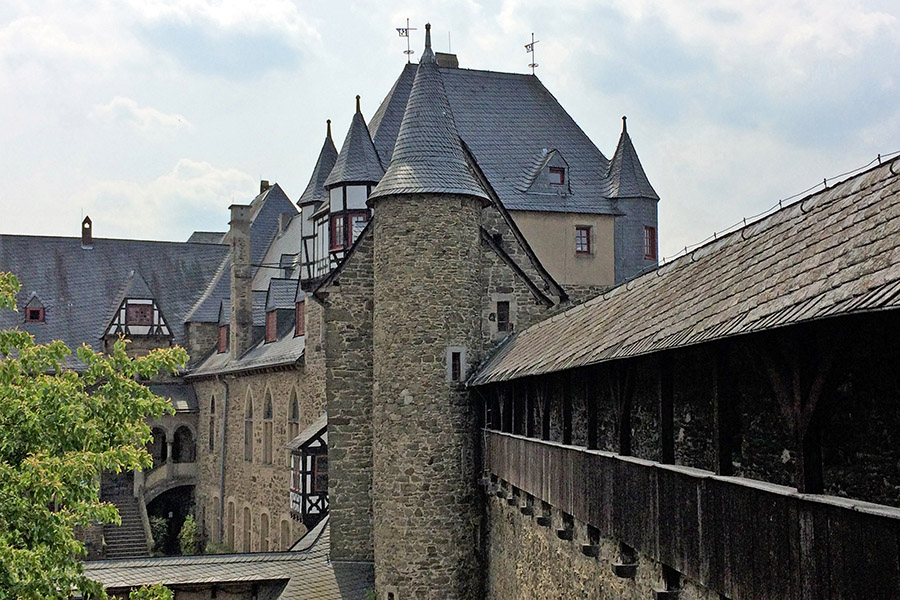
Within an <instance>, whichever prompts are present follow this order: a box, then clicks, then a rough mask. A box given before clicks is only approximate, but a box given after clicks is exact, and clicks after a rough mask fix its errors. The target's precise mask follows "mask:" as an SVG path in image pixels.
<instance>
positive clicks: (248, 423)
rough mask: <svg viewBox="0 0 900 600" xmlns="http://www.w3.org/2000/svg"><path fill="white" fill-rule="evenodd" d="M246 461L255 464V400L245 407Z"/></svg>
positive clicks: (251, 399) (250, 400) (249, 398)
mask: <svg viewBox="0 0 900 600" xmlns="http://www.w3.org/2000/svg"><path fill="white" fill-rule="evenodd" d="M244 460H245V461H247V462H253V398H252V397H248V398H247V405H246V406H245V407H244Z"/></svg>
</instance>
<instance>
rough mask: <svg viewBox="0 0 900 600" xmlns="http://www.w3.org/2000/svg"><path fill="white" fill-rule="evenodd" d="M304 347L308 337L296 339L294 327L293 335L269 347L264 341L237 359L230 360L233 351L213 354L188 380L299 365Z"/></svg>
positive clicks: (189, 375) (300, 336) (289, 334)
mask: <svg viewBox="0 0 900 600" xmlns="http://www.w3.org/2000/svg"><path fill="white" fill-rule="evenodd" d="M305 348H306V336H302V335H299V336H296V337H295V336H294V334H293V328H292V329H291V332H290V333H288V334H287V335H284V336H282V337H281V338H279V339H277V340H275V341H274V342H269V343H268V344H267V343H266V342H265V340H264V339H262V340H260V341H259V342H257V343H256V345H255V346H253V347H252V348H251V349H250V350H248V351H247V352H246V353H245V354H244V355H243V356H241V357H239V358H237V359H232V358H231V352H223V353H221V354H219V353H215V352H214V353H212V354H211V355H210V356H209V357H208V358H207V359H206V360H204V361H203V362H202V363H200V364H199V365H198V366H197V368H195V369H194V370H193V371H191V372H190V373H188V374H187V375H185V377H187V378H188V379H191V378H195V377H209V376H213V375H224V374H225V373H236V372H238V371H250V370H253V369H264V368H271V367H287V366H292V365H297V364H299V363H300V361H301V360H302V358H303V353H304V349H305Z"/></svg>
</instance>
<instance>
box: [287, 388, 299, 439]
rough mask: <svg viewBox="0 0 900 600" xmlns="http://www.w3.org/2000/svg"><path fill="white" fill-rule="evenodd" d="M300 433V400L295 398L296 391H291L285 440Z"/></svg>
mask: <svg viewBox="0 0 900 600" xmlns="http://www.w3.org/2000/svg"><path fill="white" fill-rule="evenodd" d="M298 435H300V401H299V400H297V391H296V390H292V391H291V412H290V416H289V417H288V434H287V441H288V442H290V441H291V440H292V439H294V438H295V437H297V436H298Z"/></svg>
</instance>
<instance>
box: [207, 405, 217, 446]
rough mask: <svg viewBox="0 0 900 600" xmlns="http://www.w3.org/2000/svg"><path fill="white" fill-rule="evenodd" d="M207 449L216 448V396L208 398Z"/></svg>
mask: <svg viewBox="0 0 900 600" xmlns="http://www.w3.org/2000/svg"><path fill="white" fill-rule="evenodd" d="M208 443H209V451H210V452H212V451H213V450H215V449H216V397H215V396H213V397H212V398H210V399H209V442H208Z"/></svg>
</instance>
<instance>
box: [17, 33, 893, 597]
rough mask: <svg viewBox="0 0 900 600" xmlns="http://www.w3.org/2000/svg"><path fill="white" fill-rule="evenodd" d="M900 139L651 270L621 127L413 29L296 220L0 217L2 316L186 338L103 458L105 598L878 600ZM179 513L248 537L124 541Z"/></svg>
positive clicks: (100, 336)
mask: <svg viewBox="0 0 900 600" xmlns="http://www.w3.org/2000/svg"><path fill="white" fill-rule="evenodd" d="M897 164H900V163H897V161H896V160H895V161H893V162H890V163H886V164H884V165H880V166H878V167H876V168H874V169H872V170H870V171H868V172H866V173H863V174H860V175H857V176H856V177H854V178H853V179H851V180H849V181H847V182H844V183H841V184H838V185H836V186H833V187H832V188H830V189H827V190H825V191H823V192H821V193H819V194H814V195H812V196H810V197H808V198H805V199H803V200H802V201H800V202H798V203H796V204H794V205H791V206H788V207H786V208H784V209H783V210H781V211H778V212H776V213H774V214H772V215H770V216H768V217H766V218H764V219H763V220H761V221H759V222H757V223H753V224H751V225H749V226H747V227H745V228H743V229H741V230H739V231H737V232H734V233H731V234H730V235H728V236H725V237H722V238H721V239H717V240H716V241H715V242H713V243H712V244H709V245H706V246H704V247H702V248H700V249H698V250H697V251H695V252H694V253H692V254H690V255H688V256H685V257H683V258H681V259H679V260H677V261H674V262H672V263H669V264H667V265H665V266H663V267H659V268H657V237H658V236H657V216H656V215H657V213H656V206H657V202H658V201H659V197H658V196H657V194H656V192H655V191H654V189H653V187H652V186H651V185H650V182H649V180H648V178H647V176H646V174H645V173H644V171H643V169H642V167H641V165H640V162H639V160H638V158H637V153H636V151H635V149H634V147H633V145H632V142H631V139H630V137H629V134H628V131H627V129H626V128H625V122H624V120H623V129H622V135H621V137H620V139H619V142H618V145H617V147H616V150H615V152H614V154H613V157H612V159H609V160H608V159H607V158H606V157H605V156H604V155H603V154H602V153H601V152H600V151H599V150H598V149H597V148H596V146H594V144H593V143H592V142H591V141H590V140H589V139H588V138H587V137H586V136H585V135H584V133H583V132H582V131H581V130H580V129H579V128H578V126H577V124H575V122H574V121H573V120H572V119H571V117H570V116H569V115H568V114H567V113H566V112H565V111H564V110H563V109H562V108H561V107H560V105H559V104H558V103H557V102H556V100H555V99H554V98H553V96H552V95H551V94H550V93H549V92H548V91H547V90H546V89H545V88H544V87H543V86H542V85H541V83H540V81H539V80H538V79H537V78H536V77H534V76H533V75H515V74H507V73H494V72H489V71H477V70H468V69H463V68H460V67H459V65H458V63H457V59H456V57H455V56H452V55H444V54H440V53H434V52H433V51H432V49H431V45H430V30H429V28H428V27H426V48H425V52H424V53H423V55H422V58H421V60H420V62H419V63H418V64H409V65H407V66H406V67H405V68H404V69H403V71H402V72H401V74H400V76H399V78H398V79H397V80H396V82H395V83H394V85H393V87H392V88H391V90H390V92H389V93H388V95H387V97H386V98H385V99H384V101H383V102H382V103H381V105H380V106H379V108H378V109H377V111H376V112H375V114H374V115H373V117H372V118H371V119H370V120H369V122H368V123H367V122H366V120H365V119H364V117H363V115H362V111H361V106H360V100H359V98H357V104H356V112H355V114H354V116H353V118H352V121H351V125H350V128H349V131H348V132H347V135H346V138H345V140H344V142H343V144H342V146H341V150H340V152H338V151H337V150H336V148H335V146H334V144H333V141H332V139H331V130H330V124H329V126H328V130H327V135H326V139H325V141H324V144H323V145H322V148H321V151H320V154H319V157H318V160H317V162H316V165H315V167H314V169H313V173H312V175H311V177H310V181H309V185H308V186H307V188H306V190H304V192H303V193H302V194H301V195H300V196H299V199H298V201H297V202H296V204H297V206H299V208H300V211H299V212H298V211H297V209H296V208H295V206H294V203H293V202H292V201H291V200H290V199H289V198H288V196H287V195H286V194H285V192H284V191H283V190H282V189H281V188H280V186H278V185H277V184H274V185H269V183H268V182H262V184H261V186H260V194H259V195H258V196H257V197H256V198H255V199H254V200H253V201H252V202H251V203H250V204H249V205H233V206H231V207H230V211H231V220H230V228H229V231H228V232H227V233H225V232H223V233H210V232H206V233H202V232H201V233H196V234H194V236H192V238H191V239H190V240H188V242H187V243H183V244H174V243H171V244H170V243H154V242H134V241H127V240H104V239H96V238H94V237H93V232H92V223H91V222H90V220H89V219H86V220H85V222H84V223H83V224H82V235H81V237H80V239H68V238H29V237H25V236H0V268H3V269H4V270H12V271H14V272H16V273H17V274H18V275H19V276H20V278H21V279H22V282H23V292H22V294H23V296H22V297H20V306H21V307H22V311H23V312H22V313H21V314H19V315H13V316H9V315H3V316H0V326H3V327H8V326H20V327H24V328H25V329H26V330H28V331H30V332H32V333H34V334H35V335H36V337H37V338H38V341H45V340H49V339H56V338H60V339H63V340H64V341H67V342H68V343H69V344H70V345H74V343H76V342H81V341H88V342H89V343H92V344H94V345H97V346H99V347H102V344H107V343H109V342H110V341H112V340H114V339H116V338H117V336H118V335H119V334H124V335H126V336H128V337H129V338H131V339H132V340H133V345H132V351H133V352H144V351H146V350H148V349H150V348H153V347H158V346H167V345H169V344H172V343H180V344H184V345H186V346H187V347H188V349H189V351H190V352H191V354H192V356H193V360H192V363H191V365H190V366H189V368H188V369H187V370H186V371H185V372H184V373H183V375H182V376H180V377H178V378H175V379H174V380H172V381H159V382H153V383H152V384H151V385H152V386H155V387H156V389H157V390H158V392H159V393H163V394H165V395H167V396H168V397H170V398H172V401H173V403H174V404H175V406H176V409H177V412H176V414H175V415H173V416H170V417H166V418H164V419H162V420H160V421H159V422H155V423H154V424H153V427H154V444H153V446H152V448H151V450H152V454H153V455H154V459H155V461H156V466H155V468H154V469H152V470H151V471H149V472H147V473H138V474H134V475H128V476H125V477H124V478H119V479H115V478H113V479H111V480H110V481H109V482H104V493H106V494H107V495H108V497H110V498H111V499H113V500H114V501H116V502H117V504H119V505H120V510H122V512H123V521H125V520H126V519H125V518H124V517H125V515H126V514H128V515H131V517H133V525H132V529H131V530H130V531H131V533H132V534H136V535H137V537H138V538H139V539H138V541H137V542H134V541H133V539H132V540H131V541H129V539H128V536H127V535H123V534H125V533H128V531H129V530H128V526H129V525H128V523H125V524H123V526H122V527H121V528H118V529H114V528H110V529H109V530H108V531H104V532H102V533H103V539H102V540H101V539H96V540H95V541H94V548H95V549H99V548H101V547H102V545H103V543H104V542H105V544H106V557H107V558H115V557H119V558H122V559H124V560H108V561H100V562H96V563H88V572H89V573H91V574H92V575H93V576H96V577H98V578H99V579H101V580H102V581H103V582H104V584H105V585H107V587H108V588H109V589H110V590H112V591H122V590H125V589H127V588H128V587H129V586H132V585H138V584H141V583H145V582H161V583H167V584H169V585H171V586H173V587H174V588H175V590H176V597H184V598H194V597H203V598H208V597H216V594H217V592H219V591H220V592H222V593H228V594H233V595H234V596H235V597H247V598H249V597H262V596H263V595H268V597H273V598H274V597H281V598H332V597H333V598H361V597H362V596H363V594H364V593H365V591H366V590H367V589H374V590H376V591H377V594H378V598H379V599H382V600H401V599H403V600H406V599H422V598H435V599H437V598H440V599H445V598H451V599H460V600H463V599H465V600H468V599H475V598H495V599H507V598H582V597H587V598H626V599H629V600H630V599H632V598H633V599H637V598H648V597H655V598H675V597H680V598H686V599H695V598H696V599H704V600H706V599H710V600H711V599H714V598H729V599H733V600H738V599H741V600H743V599H757V598H759V599H763V598H766V599H768V598H825V597H844V598H849V597H865V598H890V597H895V596H896V595H897V594H898V593H900V588H898V586H900V573H898V569H900V567H898V565H900V561H898V556H900V554H898V552H900V551H898V545H900V541H898V540H900V537H898V534H900V510H898V509H897V508H895V507H896V506H898V505H900V492H898V490H900V469H898V468H897V464H898V460H900V455H898V450H897V448H900V445H897V444H895V443H893V435H894V434H893V433H892V429H891V428H894V429H895V428H896V424H897V422H898V415H897V414H896V408H895V406H894V404H895V403H894V402H893V401H892V398H894V396H893V394H895V392H896V390H897V382H896V381H894V380H893V379H892V378H891V377H885V376H884V370H885V369H886V368H887V369H889V366H886V365H884V364H883V363H884V357H890V356H895V355H896V354H895V352H896V340H897V339H898V338H897V337H896V336H895V335H894V333H895V329H896V326H897V325H896V318H895V316H894V315H895V313H893V312H892V309H895V308H896V307H897V298H898V297H900V294H898V293H897V289H898V285H900V270H898V268H897V267H896V264H897V262H898V261H897V260H896V257H897V256H898V252H900V242H898V241H897V240H898V239H900V238H898V237H897V229H898V228H900V169H898V168H897ZM826 317H827V318H826ZM72 368H74V369H76V370H77V369H78V365H77V364H74V363H73V364H72ZM188 510H190V512H192V513H193V514H194V515H195V517H196V518H197V520H198V521H199V523H200V525H201V529H202V531H203V533H204V537H205V538H206V539H207V540H209V541H211V542H213V543H216V544H221V545H222V546H225V547H228V548H230V549H231V550H233V551H235V552H237V553H238V554H237V555H232V556H227V557H197V558H196V559H178V561H173V560H172V559H166V558H159V559H150V558H138V556H139V555H145V554H146V550H147V542H148V541H147V540H146V530H147V527H146V523H147V518H148V515H154V514H158V515H165V514H168V513H171V514H172V517H173V519H174V520H175V521H178V520H179V519H183V517H184V515H185V514H186V512H187V511H188ZM142 536H143V538H142ZM133 537H134V536H132V538H133ZM141 538H142V539H141ZM298 539H299V540H300V541H299V542H298ZM323 544H327V550H323ZM117 553H118V554H117ZM253 553H270V554H267V555H256V554H253Z"/></svg>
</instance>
